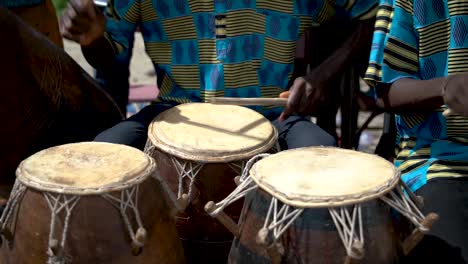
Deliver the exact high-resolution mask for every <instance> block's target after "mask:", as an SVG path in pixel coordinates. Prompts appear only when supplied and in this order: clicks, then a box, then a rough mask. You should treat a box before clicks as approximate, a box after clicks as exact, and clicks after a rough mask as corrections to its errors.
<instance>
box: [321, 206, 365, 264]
mask: <svg viewBox="0 0 468 264" xmlns="http://www.w3.org/2000/svg"><path fill="white" fill-rule="evenodd" d="M328 211H329V212H330V216H331V218H332V219H333V222H334V223H335V227H336V230H337V231H338V235H339V236H340V238H341V241H342V242H343V245H344V247H345V249H346V254H347V255H348V256H349V257H351V258H354V259H362V258H363V257H364V233H363V228H362V213H361V204H356V205H353V206H352V213H350V212H349V210H348V209H347V208H346V207H339V208H329V209H328ZM356 225H357V229H358V230H356Z"/></svg>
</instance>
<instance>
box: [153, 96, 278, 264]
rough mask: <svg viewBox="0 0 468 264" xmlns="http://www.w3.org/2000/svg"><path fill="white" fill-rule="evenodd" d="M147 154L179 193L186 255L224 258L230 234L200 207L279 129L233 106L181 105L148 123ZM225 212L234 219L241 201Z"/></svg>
mask: <svg viewBox="0 0 468 264" xmlns="http://www.w3.org/2000/svg"><path fill="white" fill-rule="evenodd" d="M148 137H149V139H148V143H147V146H146V150H145V151H146V153H148V154H149V155H151V156H152V157H154V158H155V160H156V162H157V163H158V165H159V166H158V170H159V174H160V175H161V177H162V178H164V180H165V182H166V183H167V184H168V185H169V186H170V189H171V190H172V191H173V192H174V193H175V194H177V199H178V204H179V205H180V206H179V208H180V209H182V210H179V211H181V212H179V214H178V216H177V229H178V231H179V235H180V237H181V239H182V241H183V244H184V249H185V254H186V259H187V261H189V262H193V263H226V261H227V256H228V254H229V248H230V246H231V243H232V239H233V236H232V234H231V233H230V232H229V231H228V230H226V229H225V228H224V227H223V226H222V225H220V224H219V223H218V221H216V220H214V219H212V218H211V217H210V216H209V215H208V214H206V212H205V211H204V209H203V207H204V205H205V204H206V203H207V202H208V201H211V200H215V199H222V198H223V197H225V196H226V195H227V194H229V193H230V192H231V191H232V190H234V189H235V188H236V185H235V182H234V180H233V179H234V178H235V177H236V176H238V175H240V173H241V171H242V168H243V166H244V163H245V161H247V160H248V159H250V158H251V157H253V156H255V155H256V154H258V153H262V152H265V151H269V150H271V149H273V147H274V145H275V143H276V142H277V131H276V129H275V128H274V127H273V126H272V124H271V123H270V122H269V121H268V120H267V119H265V118H264V117H263V116H262V115H260V114H259V113H257V112H255V111H253V110H251V109H249V108H245V107H240V106H234V105H213V104H205V103H191V104H183V105H179V106H177V107H174V108H172V109H169V110H167V111H165V112H163V113H161V114H160V115H159V116H158V117H156V118H155V119H154V120H153V122H152V123H151V124H150V126H149V132H148ZM229 209H230V210H229V211H227V213H228V214H229V215H230V216H232V217H234V218H238V217H239V215H240V211H241V209H242V203H241V202H239V203H237V205H234V206H233V207H231V208H229Z"/></svg>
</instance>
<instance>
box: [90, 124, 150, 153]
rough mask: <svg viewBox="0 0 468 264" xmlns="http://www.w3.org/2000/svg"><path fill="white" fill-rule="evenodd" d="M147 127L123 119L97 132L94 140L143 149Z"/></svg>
mask: <svg viewBox="0 0 468 264" xmlns="http://www.w3.org/2000/svg"><path fill="white" fill-rule="evenodd" d="M147 131H148V128H147V127H145V126H143V125H141V124H139V123H137V122H131V121H123V122H121V123H119V124H117V125H116V126H114V127H111V128H109V129H107V130H105V131H103V132H101V133H100V134H98V135H97V136H96V137H95V138H94V141H96V142H108V143H115V144H123V145H127V146H131V147H134V148H138V149H140V150H143V149H144V147H145V144H146V140H147Z"/></svg>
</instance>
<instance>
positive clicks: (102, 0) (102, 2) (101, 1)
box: [93, 0, 107, 7]
mask: <svg viewBox="0 0 468 264" xmlns="http://www.w3.org/2000/svg"><path fill="white" fill-rule="evenodd" d="M93 2H94V4H95V5H97V6H99V7H107V0H94V1H93Z"/></svg>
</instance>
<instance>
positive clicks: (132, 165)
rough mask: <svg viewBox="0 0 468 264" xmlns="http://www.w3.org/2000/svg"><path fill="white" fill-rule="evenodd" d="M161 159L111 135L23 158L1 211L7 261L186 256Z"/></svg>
mask: <svg viewBox="0 0 468 264" xmlns="http://www.w3.org/2000/svg"><path fill="white" fill-rule="evenodd" d="M155 169H156V164H155V163H154V160H153V159H152V158H150V157H148V156H146V155H145V154H144V153H142V152H141V151H139V150H137V149H133V148H131V147H127V146H123V145H116V144H109V143H94V142H90V143H77V144H68V145H62V146H58V147H53V148H49V149H46V150H43V151H41V152H38V153H36V154H34V155H33V156H31V157H29V158H27V159H26V160H24V161H23V162H22V163H21V164H20V166H19V168H18V170H17V177H18V179H17V181H16V183H15V186H14V189H13V192H12V195H11V197H10V200H9V201H8V204H7V207H6V209H5V211H4V213H3V215H2V218H1V219H0V224H1V228H2V247H1V249H0V262H1V263H5V264H9V263H11V264H17V263H18V264H19V263H21V264H28V263H30V264H33V263H34V264H41V263H44V264H45V263H52V264H56V263H57V264H58V263H83V264H84V263H109V264H110V263H141V264H143V263H145V264H146V263H184V257H183V252H182V246H181V244H180V241H179V239H178V237H177V230H176V228H175V225H174V220H173V217H172V216H171V215H170V213H169V212H170V209H169V207H168V203H167V201H166V200H165V199H163V198H162V197H163V192H165V191H166V190H164V189H163V188H162V186H161V185H160V184H159V182H158V181H157V180H155V178H153V177H152V176H154V173H155Z"/></svg>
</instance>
